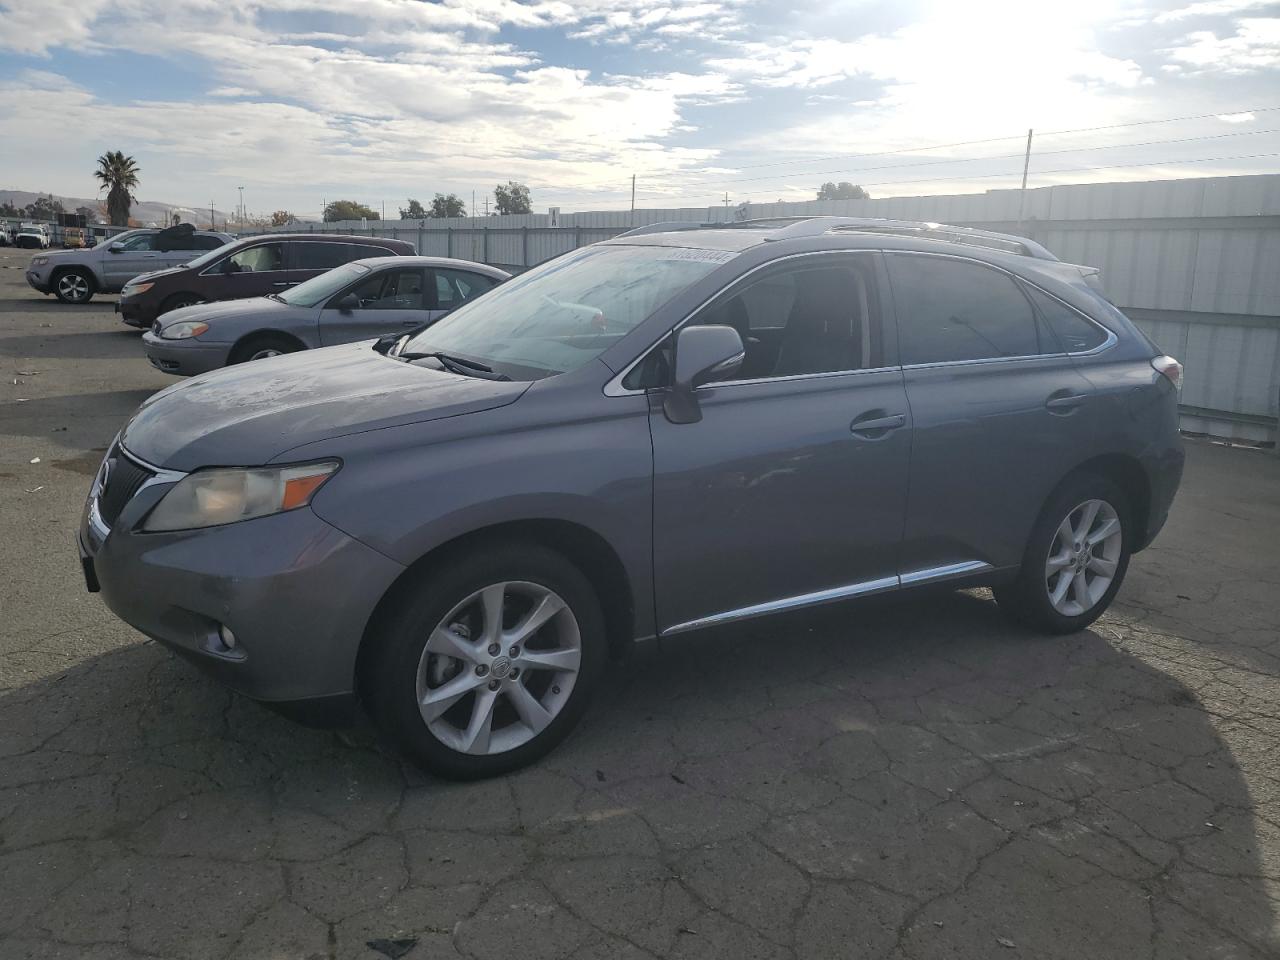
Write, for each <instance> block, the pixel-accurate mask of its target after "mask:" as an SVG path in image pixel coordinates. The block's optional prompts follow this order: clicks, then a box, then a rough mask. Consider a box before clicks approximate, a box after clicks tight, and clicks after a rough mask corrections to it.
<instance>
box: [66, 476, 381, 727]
mask: <svg viewBox="0 0 1280 960" xmlns="http://www.w3.org/2000/svg"><path fill="white" fill-rule="evenodd" d="M174 476H175V475H172V474H170V475H165V474H163V473H162V474H161V476H160V479H158V480H157V481H155V482H152V483H149V484H144V485H143V487H142V488H141V489H140V490H139V491H138V492H137V493H136V494H135V495H134V497H133V498H132V499H131V500H130V501H129V502H128V503H127V504H126V505H125V507H124V508H123V509H122V511H121V512H120V515H119V516H118V517H117V518H116V523H115V525H114V528H112V529H110V530H107V529H106V527H105V526H104V525H103V523H102V521H101V518H100V517H99V516H98V515H97V509H96V503H97V501H96V497H91V498H90V500H89V502H88V503H87V504H86V507H85V513H84V518H83V520H82V523H81V526H80V533H79V538H78V539H79V550H80V556H81V559H82V562H85V567H86V577H87V578H89V577H92V578H95V579H96V581H97V583H98V584H99V585H100V588H101V592H102V597H103V600H104V601H105V602H106V604H107V607H108V608H109V609H110V610H111V611H112V612H113V613H114V614H115V615H116V616H118V617H119V618H120V619H121V620H123V621H124V622H125V623H127V624H129V625H130V626H132V627H134V628H135V629H137V630H139V631H140V632H142V633H144V634H146V635H147V636H149V637H151V638H152V639H154V640H157V641H159V642H160V643H163V644H164V645H165V646H167V647H169V648H170V649H172V650H173V651H174V652H176V653H178V654H179V655H181V656H182V657H184V658H186V659H188V660H190V661H191V662H193V663H195V664H196V665H197V666H198V667H199V668H200V669H201V670H203V671H204V672H206V673H208V674H210V675H211V676H213V677H214V678H215V679H217V680H218V681H220V682H221V683H223V684H225V685H226V686H228V687H230V688H231V689H233V690H236V691H238V692H240V693H242V694H244V695H246V696H248V697H252V698H253V699H256V700H262V701H268V702H283V703H296V702H301V701H319V702H331V703H332V702H345V701H350V700H351V698H352V696H353V694H354V690H355V664H356V653H357V651H358V649H359V646H360V641H361V638H362V637H363V635H364V630H365V626H366V624H367V623H368V620H369V617H370V615H371V614H372V612H373V609H374V607H375V606H376V604H377V603H378V601H379V600H380V599H381V597H382V596H383V594H384V593H385V592H386V590H387V589H388V588H389V587H390V586H391V584H392V583H394V582H395V579H396V578H397V577H398V576H399V575H400V574H401V573H403V571H404V567H402V566H401V565H400V564H398V563H396V562H394V561H392V560H390V559H388V558H387V557H384V556H383V555H382V554H380V553H378V552H377V551H375V550H373V549H371V548H369V547H366V546H365V545H364V544H362V543H360V542H359V541H357V540H353V539H352V538H351V537H349V536H347V535H346V534H345V533H343V532H341V531H340V530H338V529H337V528H336V527H333V526H331V525H330V524H328V523H326V522H325V521H323V520H321V519H320V518H319V517H318V516H316V514H315V513H313V512H312V510H311V509H310V508H309V507H302V508H300V509H297V510H291V511H289V512H287V513H282V514H276V515H274V516H270V517H261V518H259V519H256V520H248V521H243V522H241V523H234V524H228V525H227V526H222V527H210V528H208V529H205V530H193V531H186V532H177V533H136V532H134V527H135V526H136V525H137V524H138V523H139V522H140V521H141V520H142V518H143V517H144V516H146V514H147V512H149V511H150V510H151V508H152V507H154V506H155V504H156V503H158V502H159V500H160V498H161V497H162V496H164V494H165V492H166V491H168V490H169V489H170V488H171V487H172V485H173V483H174V482H175V480H174ZM86 561H87V562H86ZM89 586H90V589H92V586H93V583H92V580H90V582H89ZM223 625H225V626H226V627H227V628H228V629H230V630H231V631H232V632H233V633H234V634H235V637H236V644H235V647H234V648H231V649H228V648H227V646H226V644H225V643H223V641H222V639H221V637H220V635H219V628H220V627H221V626H223Z"/></svg>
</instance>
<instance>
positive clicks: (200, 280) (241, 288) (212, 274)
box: [116, 233, 417, 327]
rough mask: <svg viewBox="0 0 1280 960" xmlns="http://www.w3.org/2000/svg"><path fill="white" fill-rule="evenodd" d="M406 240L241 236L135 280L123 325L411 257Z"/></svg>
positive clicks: (123, 302) (125, 299)
mask: <svg viewBox="0 0 1280 960" xmlns="http://www.w3.org/2000/svg"><path fill="white" fill-rule="evenodd" d="M416 252H417V251H416V250H415V248H414V246H413V244H411V243H409V242H407V241H405V240H391V239H387V238H385V237H347V236H338V235H333V234H323V233H321V234H310V233H296V234H290V233H275V234H268V235H265V236H257V237H243V238H241V239H239V240H237V241H235V242H234V243H232V244H230V245H228V246H227V247H225V248H223V249H219V250H214V251H211V252H210V253H208V254H206V255H204V256H202V257H197V258H196V259H195V260H192V261H191V262H190V263H188V264H186V265H184V266H182V267H179V268H174V269H172V270H161V271H157V272H155V273H148V274H146V275H145V276H140V277H135V278H134V279H133V281H132V282H131V283H129V284H126V286H125V288H124V289H123V290H122V291H120V300H119V302H118V303H117V304H116V312H117V313H119V314H120V317H121V319H122V320H124V322H125V323H127V324H130V325H131V326H135V327H150V326H151V324H152V323H153V322H154V321H155V319H156V317H158V316H160V315H161V314H164V313H168V312H169V311H170V310H178V309H180V308H182V307H189V306H191V305H192V304H196V303H210V302H213V301H219V300H242V299H245V298H246V297H264V296H266V295H267V294H268V293H280V292H281V291H282V290H287V289H289V288H290V287H296V286H297V285H298V284H300V283H302V282H303V281H304V280H310V279H311V278H312V277H316V276H319V275H320V274H322V273H324V272H325V271H327V270H332V269H333V268H334V267H340V266H342V264H344V263H350V262H351V261H352V260H363V259H364V258H366V257H383V256H400V257H409V256H413V255H414V254H415V253H416Z"/></svg>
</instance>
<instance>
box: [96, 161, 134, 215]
mask: <svg viewBox="0 0 1280 960" xmlns="http://www.w3.org/2000/svg"><path fill="white" fill-rule="evenodd" d="M93 175H94V176H95V177H97V178H98V179H99V180H100V181H101V182H102V189H103V190H106V191H107V215H108V216H109V217H110V218H111V225H112V226H113V227H127V226H128V225H129V205H130V204H131V203H137V202H138V198H137V197H135V196H134V195H133V189H134V188H135V187H136V186H137V185H138V164H137V163H136V162H135V161H134V159H133V157H126V156H125V155H124V154H123V153H122V152H121V151H119V150H117V151H115V152H114V153H112V152H111V151H110V150H108V151H107V152H106V153H104V154H103V155H102V156H100V157H99V158H98V169H97V170H95V171H94V172H93Z"/></svg>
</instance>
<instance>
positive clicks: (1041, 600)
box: [993, 474, 1132, 633]
mask: <svg viewBox="0 0 1280 960" xmlns="http://www.w3.org/2000/svg"><path fill="white" fill-rule="evenodd" d="M1130 516H1131V513H1130V507H1129V501H1128V498H1127V497H1126V496H1125V494H1124V491H1123V490H1121V489H1120V488H1119V487H1118V486H1116V484H1114V483H1112V482H1111V481H1110V480H1108V479H1106V478H1105V477H1100V476H1094V475H1092V474H1079V475H1077V476H1074V477H1071V478H1069V479H1068V480H1067V482H1066V483H1065V484H1063V486H1062V487H1061V488H1059V490H1058V491H1057V492H1056V493H1055V494H1054V495H1053V497H1052V498H1051V499H1050V501H1049V503H1048V504H1046V505H1045V508H1044V510H1043V512H1042V513H1041V514H1040V518H1039V520H1037V521H1036V525H1035V528H1034V529H1033V530H1032V532H1031V538H1030V540H1029V541H1028V544H1027V550H1026V554H1025V556H1024V557H1023V561H1022V569H1021V570H1020V571H1019V573H1018V579H1017V580H1016V581H1014V582H1013V583H1012V584H1008V585H1006V586H1001V587H997V588H995V590H994V591H993V592H994V593H995V597H996V600H997V602H998V603H999V604H1000V607H1001V609H1003V610H1004V611H1005V612H1006V613H1008V614H1009V615H1010V616H1011V617H1013V618H1014V619H1015V620H1018V621H1019V622H1021V623H1024V624H1026V625H1028V626H1031V627H1034V628H1035V629H1038V630H1043V631H1045V632H1047V633H1074V632H1076V631H1077V630H1083V629H1084V628H1085V627H1087V626H1089V624H1091V623H1093V621H1095V620H1097V619H1098V617H1100V616H1102V614H1103V612H1105V611H1106V609H1107V607H1109V606H1110V605H1111V601H1112V600H1113V599H1114V598H1115V595H1116V593H1117V592H1118V591H1119V589H1120V585H1121V583H1123V581H1124V575H1125V572H1126V571H1127V570H1128V568H1129V554H1130V542H1129V537H1130V530H1131V529H1132V527H1131V524H1130Z"/></svg>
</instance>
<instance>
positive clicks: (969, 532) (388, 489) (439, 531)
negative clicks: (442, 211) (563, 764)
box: [79, 218, 1183, 778]
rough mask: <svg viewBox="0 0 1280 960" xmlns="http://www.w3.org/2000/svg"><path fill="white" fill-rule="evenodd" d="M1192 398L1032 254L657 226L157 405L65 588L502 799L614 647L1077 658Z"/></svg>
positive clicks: (1171, 488)
mask: <svg viewBox="0 0 1280 960" xmlns="http://www.w3.org/2000/svg"><path fill="white" fill-rule="evenodd" d="M1180 376H1181V367H1180V366H1179V365H1178V363H1177V362H1176V361H1174V360H1173V359H1171V358H1169V357H1166V356H1163V355H1162V354H1161V353H1160V351H1159V350H1158V349H1156V348H1155V347H1154V346H1153V345H1152V344H1151V342H1150V341H1149V340H1147V338H1146V337H1144V336H1143V335H1142V334H1141V333H1140V332H1139V331H1138V330H1137V329H1136V328H1135V327H1134V326H1133V324H1132V323H1130V321H1129V320H1127V319H1126V318H1125V317H1124V316H1123V314H1121V313H1120V311H1119V310H1117V309H1116V308H1115V307H1114V306H1112V305H1111V304H1110V303H1109V302H1108V301H1107V299H1106V298H1105V297H1104V296H1103V295H1102V294H1101V293H1100V292H1099V291H1098V289H1097V278H1096V276H1095V275H1094V271H1090V270H1089V269H1087V268H1082V267H1077V266H1072V265H1069V264H1065V263H1060V262H1059V261H1058V260H1057V259H1056V258H1054V257H1053V255H1052V254H1050V253H1048V251H1046V250H1044V249H1043V248H1042V247H1040V246H1038V245H1037V244H1034V243H1032V242H1031V241H1028V240H1024V239H1020V238H1016V237H1009V236H1005V235H1001V234H992V233H986V232H981V231H975V230H966V229H963V228H955V227H944V226H940V225H938V224H920V223H903V222H895V221H884V220H853V219H841V218H809V219H801V220H797V221H763V222H749V223H745V224H739V225H734V226H722V225H717V226H706V227H703V226H699V225H695V224H674V225H659V226H658V227H650V228H644V229H642V230H639V231H633V232H632V233H630V234H627V235H625V236H622V237H619V238H617V239H614V240H611V241H608V242H605V243H598V244H595V245H593V246H589V247H585V248H582V249H579V250H575V251H573V252H571V253H568V254H565V255H564V256H562V257H559V258H557V259H556V260H553V261H551V262H548V263H545V264H543V265H541V266H539V267H536V268H534V269H532V270H530V271H529V272H527V273H525V274H522V275H520V276H518V277H516V278H514V279H512V280H509V281H507V282H506V283H505V284H503V285H501V286H499V287H496V288H494V289H493V290H491V291H490V292H488V293H486V294H485V295H484V296H482V297H479V298H477V299H476V300H474V301H472V302H470V303H467V304H465V305H463V306H462V307H460V308H458V309H457V310H455V311H453V312H452V313H450V314H448V315H447V316H445V317H444V318H443V319H441V320H439V321H438V322H436V323H435V324H434V325H432V326H430V327H428V328H426V329H424V330H422V331H420V332H416V333H412V334H402V335H391V336H387V337H384V338H383V339H381V340H378V341H367V342H364V343H357V344H349V345H344V346H335V347H329V348H325V349H321V350H310V351H306V352H303V353H298V354H292V355H289V356H282V357H275V358H272V359H268V360H263V361H260V362H258V363H252V364H246V365H243V366H239V367H232V368H229V369H226V370H222V371H216V372H214V373H209V374H204V375H201V376H198V377H196V378H194V379H191V380H188V381H185V382H183V383H180V384H177V385H175V386H172V387H170V388H169V389H167V390H164V391H162V392H161V393H158V394H156V395H155V396H154V397H152V398H151V399H149V400H148V401H147V402H146V403H144V404H143V405H142V407H141V408H140V409H139V410H138V412H137V413H136V414H135V415H134V416H133V418H132V419H131V420H130V421H129V422H128V423H127V424H126V425H125V427H124V429H123V430H122V431H121V433H120V435H119V436H118V437H117V439H116V440H115V441H114V442H113V443H112V444H111V447H110V449H109V451H108V453H107V456H106V458H105V460H104V461H103V464H102V467H101V470H100V471H99V473H98V475H97V477H96V479H95V480H94V482H93V485H92V489H91V491H90V494H89V499H88V502H87V504H86V508H85V513H84V519H83V523H82V526H81V530H80V535H79V540H80V553H81V558H82V561H83V564H84V568H85V576H86V580H87V583H88V586H89V589H91V590H95V589H101V591H102V594H103V597H104V598H105V600H106V602H107V604H108V606H109V607H110V608H111V609H112V610H113V611H114V612H115V613H116V614H117V615H119V616H120V617H121V618H122V619H123V620H125V621H126V622H128V623H130V624H132V625H133V626H135V627H136V628H137V629H139V630H141V631H142V632H143V633H145V634H147V635H148V636H150V637H153V638H155V639H156V640H159V641H161V642H162V643H165V644H167V645H168V646H169V647H171V648H172V649H174V650H175V651H176V652H178V653H179V654H181V655H183V656H185V657H187V658H188V659H190V660H191V661H193V662H195V663H196V664H198V665H199V666H200V667H202V668H203V669H205V670H206V671H208V672H209V673H211V674H213V675H214V676H216V677H217V678H219V679H220V680H222V681H223V682H224V683H226V684H227V685H229V686H230V687H232V688H234V689H236V690H239V691H241V692H243V693H245V694H247V695H249V696H251V697H254V698H257V699H259V700H263V701H268V702H270V703H273V704H274V705H276V706H277V707H279V708H281V709H283V710H286V711H291V712H293V713H294V714H295V715H298V716H304V717H306V716H312V717H314V716H318V715H322V714H324V713H327V712H328V711H327V708H331V707H345V706H348V705H350V704H352V703H354V702H356V700H357V699H359V700H361V701H362V702H363V704H364V706H365V708H366V709H367V710H368V711H369V713H370V714H371V715H372V717H373V719H374V720H375V722H376V723H377V724H378V725H379V726H380V727H381V728H382V729H383V730H384V731H386V732H387V733H388V734H389V735H391V736H392V737H394V738H395V739H397V740H398V741H399V743H400V745H401V747H402V748H403V749H404V750H405V752H406V753H408V754H409V755H410V756H411V757H413V758H414V759H415V760H416V761H417V762H418V763H420V764H421V765H423V766H424V767H426V768H427V769H429V770H432V771H434V772H436V773H438V774H441V775H443V776H447V777H456V778H471V777H481V776H488V775H493V774H497V773H501V772H503V771H507V770H510V769H513V768H515V767H518V766H521V765H523V764H525V763H528V762H530V761H532V760H533V759H535V758H537V757H538V756H540V755H542V754H543V753H545V752H546V751H547V750H549V749H550V748H551V747H552V746H553V745H554V744H555V743H556V742H557V741H559V740H560V739H562V738H563V737H564V736H565V735H566V734H567V733H568V732H569V730H570V729H571V728H572V726H573V725H574V723H575V722H576V721H577V720H578V718H579V717H580V715H581V714H582V711H583V709H584V707H585V705H586V703H587V699H588V697H589V695H590V694H591V692H592V689H593V688H594V687H595V686H596V685H597V683H598V681H599V678H600V676H601V671H602V670H603V668H604V666H605V662H606V660H607V659H608V656H609V654H610V652H611V651H613V650H618V649H620V648H621V647H623V646H625V645H626V644H628V643H630V642H631V641H633V640H643V639H648V638H653V637H664V638H672V639H674V638H676V637H683V636H685V635H686V634H691V633H693V632H695V631H698V630H701V629H704V628H710V627H714V626H717V625H727V624H736V623H740V622H742V621H744V620H747V619H748V618H754V617H761V616H765V615H769V614H779V613H783V612H784V611H794V610H800V609H803V608H808V607H813V606H815V605H818V604H825V603H831V602H834V601H843V600H848V599H850V598H855V597H863V596H867V595H871V594H883V593H891V592H900V591H910V590H914V589H916V588H923V587H936V586H938V585H944V586H945V587H948V588H960V587H972V586H977V585H989V586H992V587H993V588H994V591H995V597H996V600H997V601H998V602H999V604H1000V606H1001V607H1002V608H1004V609H1005V610H1006V611H1007V612H1008V613H1009V614H1010V615H1011V616H1012V617H1014V618H1016V619H1017V620H1018V621H1020V622H1023V623H1025V624H1027V625H1028V626H1030V627H1032V628H1034V629H1036V630H1040V631H1046V632H1051V633H1068V632H1072V631H1077V630H1081V629H1083V628H1084V627H1086V626H1087V625H1089V624H1090V623H1092V622H1093V620H1094V619H1095V618H1097V617H1098V616H1099V615H1100V614H1101V613H1102V611H1103V610H1105V609H1106V608H1107V606H1108V604H1109V603H1110V602H1111V600H1112V599H1113V598H1114V596H1115V594H1116V591H1117V590H1118V589H1119V588H1120V584H1121V582H1122V580H1123V578H1124V574H1125V569H1126V567H1127V565H1128V563H1129V560H1130V556H1131V555H1132V554H1133V553H1134V552H1135V551H1138V550H1141V549H1142V548H1144V547H1145V546H1146V545H1147V544H1149V543H1150V542H1151V540H1152V538H1153V537H1155V535H1156V534H1157V532H1158V531H1159V530H1160V528H1161V526H1162V525H1163V524H1164V522H1165V517H1166V515H1167V513H1168V510H1169V506H1170V503H1171V501H1172V500H1173V496H1174V492H1175V490H1176V488H1177V486H1178V482H1179V479H1180V476H1181V473H1182V462H1183V453H1182V447H1181V442H1180V439H1179V435H1178V429H1177V417H1178V414H1177V388H1178V382H1179V378H1180ZM797 642H800V641H797ZM762 666H767V665H762Z"/></svg>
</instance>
